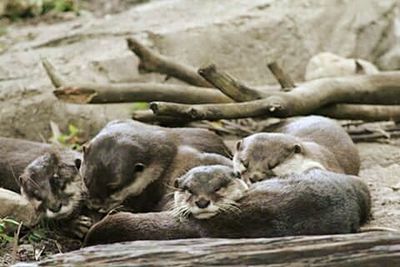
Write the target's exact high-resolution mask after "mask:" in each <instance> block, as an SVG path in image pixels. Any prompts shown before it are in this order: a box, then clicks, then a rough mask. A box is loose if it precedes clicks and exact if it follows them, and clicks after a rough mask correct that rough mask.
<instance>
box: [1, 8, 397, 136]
mask: <svg viewBox="0 0 400 267" xmlns="http://www.w3.org/2000/svg"><path fill="white" fill-rule="evenodd" d="M397 2H398V1H397V0H385V1H382V0H370V1H363V0H326V1H319V0H299V1H290V0H254V1H239V0H221V1H213V0H193V1H185V0H170V1H156V2H150V3H148V4H143V5H141V6H137V7H135V8H132V9H130V10H127V11H125V12H123V13H120V14H118V15H114V16H107V17H105V18H100V19H96V18H93V17H90V16H88V15H86V16H81V17H78V18H76V19H74V20H71V21H68V22H63V23H58V24H53V25H35V26H25V27H16V26H11V27H9V29H8V32H7V33H6V34H5V35H4V36H2V37H0V62H1V64H0V125H1V126H0V135H3V136H13V137H25V138H28V139H33V140H39V139H41V138H42V136H44V137H48V136H49V126H48V123H49V121H50V120H53V121H55V122H57V123H59V124H60V126H61V127H65V126H66V125H67V124H68V123H70V122H73V123H74V124H77V125H78V126H79V127H81V128H82V129H83V130H85V131H88V132H90V133H94V132H96V131H97V130H98V129H99V128H100V127H102V126H103V125H104V124H105V123H106V122H107V121H109V120H111V119H115V118H126V117H128V116H129V113H130V111H131V110H130V105H113V106H111V107H109V106H108V107H105V106H100V105H96V106H78V105H70V104H63V103H60V102H58V101H56V98H55V97H54V96H53V95H52V89H53V88H52V86H51V85H50V81H49V80H48V78H47V77H46V75H45V73H44V70H43V68H42V67H41V66H40V59H41V58H47V59H49V61H50V62H52V63H53V64H54V65H55V66H56V67H57V69H58V70H59V71H60V72H61V73H62V74H63V75H64V76H66V77H67V79H68V80H74V81H79V82H85V81H86V82H89V81H98V82H127V81H161V80H162V78H163V77H160V76H159V75H155V74H151V75H150V74H149V75H139V74H138V72H137V69H136V67H137V64H138V60H137V58H136V57H135V56H134V55H133V54H132V53H131V52H130V51H128V49H127V46H126V43H125V41H124V39H125V37H127V36H135V37H137V38H139V39H140V40H142V41H143V42H144V43H145V44H147V45H149V46H150V47H152V48H154V49H156V50H158V51H159V52H160V53H162V54H165V55H168V56H170V57H173V58H175V59H177V60H178V61H181V62H183V63H186V64H190V65H193V66H195V67H199V66H201V65H204V64H208V63H211V62H213V63H215V64H217V65H218V67H219V68H220V69H223V70H226V71H228V72H229V73H231V74H233V75H234V76H236V77H238V78H240V79H242V80H244V81H246V82H247V83H248V84H251V85H261V84H266V83H270V82H273V78H272V76H271V75H270V74H269V73H268V70H267V68H266V64H267V62H270V61H275V60H277V61H278V62H279V63H280V64H281V65H282V66H283V67H284V68H285V69H286V70H287V71H288V72H289V73H290V74H291V75H292V76H293V78H294V79H301V78H302V77H303V75H304V71H305V67H306V64H307V62H308V60H309V59H310V58H311V56H313V55H314V54H317V53H319V52H322V51H330V52H333V53H336V54H338V55H340V56H345V57H353V58H363V59H367V60H370V61H372V62H376V61H377V60H378V59H379V57H380V56H381V55H382V54H384V53H386V52H387V51H388V49H389V48H391V47H392V45H393V42H394V38H393V34H394V32H393V23H394V18H395V16H396V5H397V4H398V3H397ZM155 18H156V19H155ZM170 82H176V81H173V80H172V81H170Z"/></svg>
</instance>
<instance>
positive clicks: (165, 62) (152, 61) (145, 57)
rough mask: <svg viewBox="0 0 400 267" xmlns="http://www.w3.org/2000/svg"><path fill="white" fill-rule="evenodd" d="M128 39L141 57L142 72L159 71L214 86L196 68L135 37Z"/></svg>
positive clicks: (186, 80) (200, 84) (132, 48)
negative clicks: (146, 45) (142, 42)
mask: <svg viewBox="0 0 400 267" xmlns="http://www.w3.org/2000/svg"><path fill="white" fill-rule="evenodd" d="M126 41H127V43H128V48H129V49H130V50H131V51H132V52H133V53H135V54H136V55H137V56H138V57H139V59H140V63H139V71H140V72H142V73H143V72H158V73H161V74H166V75H168V76H172V77H175V78H177V79H179V80H182V81H185V82H187V83H189V84H191V85H195V86H200V87H212V85H210V84H209V83H208V82H207V81H206V80H204V79H203V78H202V77H201V76H199V75H198V74H197V72H196V70H195V69H193V68H191V67H189V66H185V65H183V64H180V63H177V62H175V61H173V60H172V59H170V58H167V57H165V56H162V55H160V54H158V53H156V52H154V51H152V50H150V49H148V48H147V47H145V46H144V45H143V44H141V43H140V42H138V41H137V40H136V39H134V38H128V39H127V40H126Z"/></svg>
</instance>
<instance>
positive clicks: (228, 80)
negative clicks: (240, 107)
mask: <svg viewBox="0 0 400 267" xmlns="http://www.w3.org/2000/svg"><path fill="white" fill-rule="evenodd" d="M198 73H199V74H200V75H201V76H202V77H203V78H204V79H206V80H207V81H208V82H210V83H211V84H212V85H214V86H215V87H216V88H218V89H219V90H220V91H221V92H222V93H224V94H225V95H227V96H229V97H230V98H232V99H233V100H235V101H237V102H244V101H250V100H255V99H260V98H264V97H267V96H268V95H269V94H266V93H263V92H262V91H258V90H256V89H252V88H249V87H247V86H246V85H244V84H242V83H240V82H239V81H237V80H236V79H235V78H233V77H232V76H230V75H229V74H228V73H225V72H218V71H217V68H216V66H215V65H210V66H208V67H205V68H202V69H199V71H198Z"/></svg>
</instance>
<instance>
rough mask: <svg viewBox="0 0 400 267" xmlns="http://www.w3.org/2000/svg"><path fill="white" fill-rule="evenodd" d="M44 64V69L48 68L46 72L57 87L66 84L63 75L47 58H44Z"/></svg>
mask: <svg viewBox="0 0 400 267" xmlns="http://www.w3.org/2000/svg"><path fill="white" fill-rule="evenodd" d="M42 65H43V67H44V69H45V70H46V73H47V75H48V76H49V78H50V81H51V83H52V84H53V86H54V87H55V88H58V87H60V86H62V85H64V84H66V82H65V80H64V78H63V77H61V75H59V74H58V73H57V71H56V69H55V68H54V66H53V65H52V64H51V63H50V62H49V61H48V60H47V59H43V60H42Z"/></svg>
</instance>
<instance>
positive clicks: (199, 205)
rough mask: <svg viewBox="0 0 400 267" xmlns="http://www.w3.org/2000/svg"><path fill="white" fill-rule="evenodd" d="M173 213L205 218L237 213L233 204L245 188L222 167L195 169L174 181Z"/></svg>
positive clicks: (228, 169)
mask: <svg viewBox="0 0 400 267" xmlns="http://www.w3.org/2000/svg"><path fill="white" fill-rule="evenodd" d="M175 187H176V189H177V190H176V191H175V193H174V212H175V213H176V215H178V216H186V215H192V216H193V217H194V218H196V219H208V218H211V217H213V216H215V215H217V214H218V213H220V212H236V211H238V207H237V204H236V201H237V200H239V199H240V198H242V197H243V196H244V193H245V192H246V190H247V188H248V187H247V185H246V184H245V183H244V182H243V181H242V180H241V179H240V178H238V177H237V176H236V175H235V173H234V172H233V170H232V169H231V168H229V167H227V166H223V165H210V166H200V167H195V168H193V169H191V170H190V171H188V172H187V173H186V174H185V175H183V176H182V177H180V178H178V179H177V180H176V181H175Z"/></svg>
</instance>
